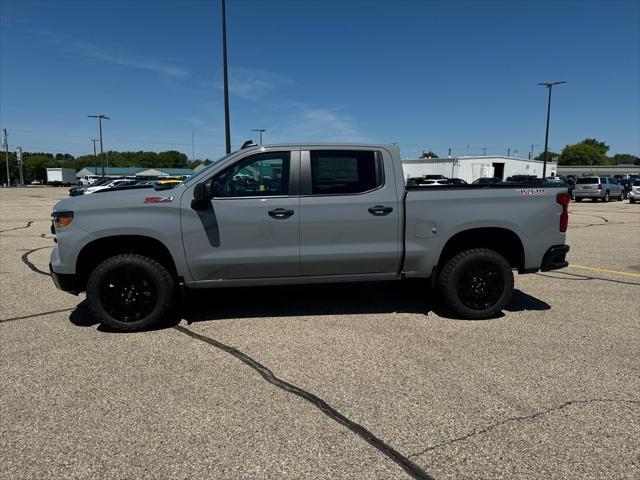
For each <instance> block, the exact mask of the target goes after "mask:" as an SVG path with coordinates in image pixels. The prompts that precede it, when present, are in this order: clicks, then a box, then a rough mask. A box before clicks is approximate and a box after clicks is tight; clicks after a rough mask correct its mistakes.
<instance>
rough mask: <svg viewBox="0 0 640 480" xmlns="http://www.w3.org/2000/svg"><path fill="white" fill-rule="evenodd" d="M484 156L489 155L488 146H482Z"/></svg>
mask: <svg viewBox="0 0 640 480" xmlns="http://www.w3.org/2000/svg"><path fill="white" fill-rule="evenodd" d="M482 156H483V157H486V156H487V147H482Z"/></svg>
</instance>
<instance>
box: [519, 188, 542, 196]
mask: <svg viewBox="0 0 640 480" xmlns="http://www.w3.org/2000/svg"><path fill="white" fill-rule="evenodd" d="M520 195H522V196H524V197H528V196H529V195H544V188H523V189H522V190H520Z"/></svg>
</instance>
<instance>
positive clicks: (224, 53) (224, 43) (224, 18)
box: [222, 0, 231, 154]
mask: <svg viewBox="0 0 640 480" xmlns="http://www.w3.org/2000/svg"><path fill="white" fill-rule="evenodd" d="M222 64H223V68H222V70H223V75H224V135H225V147H226V152H227V154H229V153H231V129H230V126H229V76H228V74H227V9H226V2H225V0H222Z"/></svg>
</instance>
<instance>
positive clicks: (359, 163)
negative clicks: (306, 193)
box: [310, 150, 384, 195]
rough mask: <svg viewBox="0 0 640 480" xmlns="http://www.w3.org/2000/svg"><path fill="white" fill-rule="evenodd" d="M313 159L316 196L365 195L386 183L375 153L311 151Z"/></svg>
mask: <svg viewBox="0 0 640 480" xmlns="http://www.w3.org/2000/svg"><path fill="white" fill-rule="evenodd" d="M310 158H311V192H312V193H313V194H314V195H340V194H342V195H346V194H354V193H363V192H367V191H369V190H374V189H376V188H378V187H380V186H382V185H383V183H384V178H383V167H382V160H381V159H380V158H379V157H378V156H376V153H375V152H371V151H360V150H354V151H347V150H312V151H311V152H310Z"/></svg>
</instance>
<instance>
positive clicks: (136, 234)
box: [50, 144, 569, 331]
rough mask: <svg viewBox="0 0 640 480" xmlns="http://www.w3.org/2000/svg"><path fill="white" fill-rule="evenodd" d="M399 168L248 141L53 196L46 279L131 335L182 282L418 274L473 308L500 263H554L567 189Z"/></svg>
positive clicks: (348, 152) (496, 279)
mask: <svg viewBox="0 0 640 480" xmlns="http://www.w3.org/2000/svg"><path fill="white" fill-rule="evenodd" d="M404 178H405V175H404V173H403V169H402V163H401V159H400V150H399V148H398V147H397V146H395V145H364V144H348V145H335V144H332V145H327V144H283V145H270V146H249V147H247V148H243V149H241V150H239V151H236V152H233V153H231V154H229V155H227V156H225V157H223V158H221V159H219V160H217V161H216V162H214V163H212V164H211V165H209V166H208V167H207V168H205V169H202V170H201V171H200V172H198V174H196V175H194V176H192V177H191V178H189V179H187V180H185V181H184V182H182V183H181V184H179V185H176V186H174V187H172V188H169V189H166V188H163V189H160V187H159V186H155V187H154V186H151V185H149V186H148V187H147V188H131V189H127V188H126V187H125V188H123V189H116V190H103V191H101V192H96V194H94V195H86V196H79V197H71V198H67V199H65V200H62V201H61V202H59V203H58V204H57V205H55V207H54V211H53V215H52V216H53V226H52V229H53V231H54V233H55V236H56V242H57V243H56V247H55V248H54V249H53V251H52V254H51V262H50V269H51V273H52V277H53V280H54V282H55V284H56V286H58V288H60V289H62V290H65V291H68V292H72V293H76V294H77V293H80V292H82V291H86V295H87V302H88V305H89V307H90V310H91V312H92V314H93V315H94V316H95V317H96V319H97V320H99V321H100V322H103V323H105V324H107V325H109V326H111V327H113V328H116V329H120V330H127V331H129V330H137V329H143V328H148V327H150V326H152V325H153V324H156V323H157V322H159V321H161V320H162V318H163V317H164V316H165V315H166V314H167V312H169V311H170V310H171V308H172V306H173V305H174V302H176V301H177V299H178V298H180V295H177V293H179V292H180V291H181V290H184V289H199V288H221V287H229V286H248V285H252V286H255V285H274V284H299V283H321V282H354V281H383V280H402V279H408V278H424V279H427V278H430V279H431V283H432V285H434V286H437V287H438V288H439V291H440V292H441V294H442V297H443V299H444V301H445V303H446V305H448V307H449V308H450V310H451V311H452V313H453V314H454V315H457V316H459V317H460V318H469V319H478V318H487V317H491V316H494V315H496V314H497V313H499V312H500V310H501V309H502V308H503V307H504V306H505V305H506V304H508V302H509V300H510V297H511V294H512V291H513V270H516V271H518V272H519V273H531V272H537V271H539V270H543V271H546V270H553V269H558V268H563V267H565V266H567V262H566V260H565V256H566V253H567V252H568V250H569V247H568V246H567V245H565V232H566V229H567V222H568V210H567V206H568V203H569V196H568V194H567V192H566V187H565V188H563V187H562V186H559V185H556V184H547V183H545V182H544V181H542V180H538V181H536V182H533V183H530V184H527V183H517V184H516V183H509V182H502V183H500V184H476V185H466V184H447V185H433V186H429V187H422V186H420V185H414V186H406V185H405V180H404ZM426 294H427V292H425V295H426Z"/></svg>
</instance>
